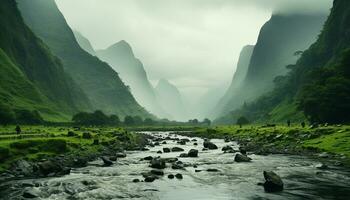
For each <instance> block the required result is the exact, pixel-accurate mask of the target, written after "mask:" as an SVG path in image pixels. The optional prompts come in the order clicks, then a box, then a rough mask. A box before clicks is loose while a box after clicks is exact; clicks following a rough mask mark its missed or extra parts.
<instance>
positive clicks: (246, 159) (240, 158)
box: [235, 154, 252, 162]
mask: <svg viewBox="0 0 350 200" xmlns="http://www.w3.org/2000/svg"><path fill="white" fill-rule="evenodd" d="M251 160H252V159H251V158H249V157H248V156H246V155H242V154H236V156H235V161H236V162H250V161H251Z"/></svg>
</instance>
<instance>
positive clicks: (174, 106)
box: [155, 79, 188, 121]
mask: <svg viewBox="0 0 350 200" xmlns="http://www.w3.org/2000/svg"><path fill="white" fill-rule="evenodd" d="M155 91H156V95H157V99H158V100H159V102H160V104H161V105H162V107H163V108H164V109H165V111H166V112H167V113H169V114H170V115H171V117H172V118H171V119H172V120H179V121H183V120H184V119H187V116H188V113H187V110H186V105H185V104H184V102H183V97H182V96H181V93H180V91H179V90H178V88H177V87H176V86H175V85H173V84H171V83H170V82H169V81H168V80H166V79H161V80H159V82H158V84H157V86H156V87H155Z"/></svg>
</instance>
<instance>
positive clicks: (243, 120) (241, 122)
mask: <svg viewBox="0 0 350 200" xmlns="http://www.w3.org/2000/svg"><path fill="white" fill-rule="evenodd" d="M236 124H238V125H239V127H240V128H242V126H243V125H246V124H249V120H248V119H247V118H245V117H243V116H242V117H240V118H238V119H237V122H236Z"/></svg>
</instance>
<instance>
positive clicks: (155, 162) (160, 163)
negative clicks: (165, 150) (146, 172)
mask: <svg viewBox="0 0 350 200" xmlns="http://www.w3.org/2000/svg"><path fill="white" fill-rule="evenodd" d="M151 167H152V168H156V169H164V168H165V167H166V165H165V161H164V160H163V159H161V158H153V159H152V160H151Z"/></svg>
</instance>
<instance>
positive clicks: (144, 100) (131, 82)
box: [97, 41, 167, 118]
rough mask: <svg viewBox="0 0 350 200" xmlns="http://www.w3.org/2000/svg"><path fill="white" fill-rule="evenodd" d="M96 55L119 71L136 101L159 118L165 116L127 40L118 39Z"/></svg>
mask: <svg viewBox="0 0 350 200" xmlns="http://www.w3.org/2000/svg"><path fill="white" fill-rule="evenodd" d="M97 55H98V57H99V58H100V59H101V60H103V61H105V62H107V63H108V64H110V65H111V66H112V67H113V69H114V70H115V71H117V72H118V73H119V76H120V77H121V79H122V80H123V81H124V82H125V84H127V85H128V86H129V87H130V89H131V93H132V94H133V95H134V97H135V99H136V100H137V102H139V103H140V104H141V105H143V106H144V107H145V108H146V109H147V110H148V111H150V112H151V113H153V114H155V115H157V116H159V117H161V118H164V117H167V115H166V114H165V112H164V110H163V108H162V107H161V106H160V105H159V103H158V100H157V99H156V95H155V92H154V89H153V86H152V85H151V83H150V82H149V80H148V77H147V73H146V71H145V69H144V66H143V64H142V62H141V61H140V60H139V59H137V58H136V57H135V55H134V52H133V50H132V48H131V46H130V45H129V44H128V43H127V42H125V41H120V42H118V43H116V44H114V45H112V46H110V47H108V48H107V49H105V50H99V51H97Z"/></svg>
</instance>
